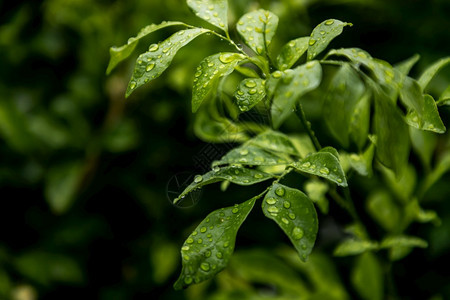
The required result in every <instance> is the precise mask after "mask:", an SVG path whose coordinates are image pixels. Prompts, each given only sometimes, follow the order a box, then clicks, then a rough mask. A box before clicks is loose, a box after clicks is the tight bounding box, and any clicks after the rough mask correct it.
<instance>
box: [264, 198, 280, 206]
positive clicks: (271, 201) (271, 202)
mask: <svg viewBox="0 0 450 300" xmlns="http://www.w3.org/2000/svg"><path fill="white" fill-rule="evenodd" d="M266 202H267V204H270V205H274V204H275V203H277V199H275V198H273V197H270V198H267V199H266Z"/></svg>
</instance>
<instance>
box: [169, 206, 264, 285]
mask: <svg viewBox="0 0 450 300" xmlns="http://www.w3.org/2000/svg"><path fill="white" fill-rule="evenodd" d="M255 201H256V198H252V199H250V200H248V201H246V202H244V203H242V204H236V205H235V206H231V207H227V208H222V209H218V210H215V211H213V212H212V213H210V214H209V215H208V216H207V217H206V218H205V219H204V220H203V221H202V222H201V223H200V224H199V225H198V226H197V228H196V229H195V230H194V231H193V232H192V233H191V235H190V236H189V237H188V238H187V239H186V241H185V242H184V244H183V247H182V248H181V257H182V262H183V268H182V270H181V275H180V277H179V279H178V280H177V281H176V282H175V284H174V287H175V289H182V288H185V287H188V286H189V285H191V284H193V283H200V282H202V281H205V280H207V279H209V278H212V277H213V276H214V275H215V274H217V273H218V272H220V271H221V270H223V269H224V268H225V266H226V265H227V263H228V260H229V259H230V257H231V255H232V254H233V251H234V245H235V241H236V234H237V232H238V230H239V227H241V225H242V223H243V222H244V221H245V219H246V218H247V216H248V214H249V213H250V211H251V210H252V208H253V206H254V205H255Z"/></svg>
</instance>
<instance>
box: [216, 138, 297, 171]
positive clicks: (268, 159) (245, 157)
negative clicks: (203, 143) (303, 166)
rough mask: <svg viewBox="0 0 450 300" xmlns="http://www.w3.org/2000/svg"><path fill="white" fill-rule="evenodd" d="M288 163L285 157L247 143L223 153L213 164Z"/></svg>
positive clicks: (267, 164)
mask: <svg viewBox="0 0 450 300" xmlns="http://www.w3.org/2000/svg"><path fill="white" fill-rule="evenodd" d="M287 163H289V161H288V160H286V158H283V157H280V156H278V155H275V154H274V153H271V152H267V151H265V150H264V149H262V148H260V147H255V146H252V145H251V144H249V143H246V144H245V145H242V146H240V147H238V148H235V149H233V150H231V151H230V152H228V153H227V154H225V156H224V157H222V158H221V159H220V160H219V161H217V162H216V163H214V166H217V165H224V164H242V165H247V166H273V165H281V164H287Z"/></svg>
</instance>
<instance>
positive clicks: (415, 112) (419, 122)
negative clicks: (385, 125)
mask: <svg viewBox="0 0 450 300" xmlns="http://www.w3.org/2000/svg"><path fill="white" fill-rule="evenodd" d="M400 99H401V100H402V102H403V103H404V104H405V105H406V107H407V108H408V115H407V117H406V122H407V123H408V124H409V125H410V126H413V127H415V128H418V129H422V130H428V131H433V132H437V133H443V132H444V131H445V126H444V124H443V123H442V120H441V118H440V117H439V112H438V110H437V107H436V103H435V101H434V99H433V98H432V97H431V96H429V95H423V94H422V89H421V87H420V85H419V83H418V82H417V81H415V80H414V79H412V78H411V77H406V78H405V80H404V82H403V85H402V88H401V90H400Z"/></svg>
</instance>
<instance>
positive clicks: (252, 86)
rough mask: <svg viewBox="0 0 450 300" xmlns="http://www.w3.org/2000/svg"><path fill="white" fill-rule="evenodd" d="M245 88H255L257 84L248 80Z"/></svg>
mask: <svg viewBox="0 0 450 300" xmlns="http://www.w3.org/2000/svg"><path fill="white" fill-rule="evenodd" d="M245 86H246V87H248V88H254V87H255V86H256V82H255V81H253V80H248V81H247V82H246V83H245Z"/></svg>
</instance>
